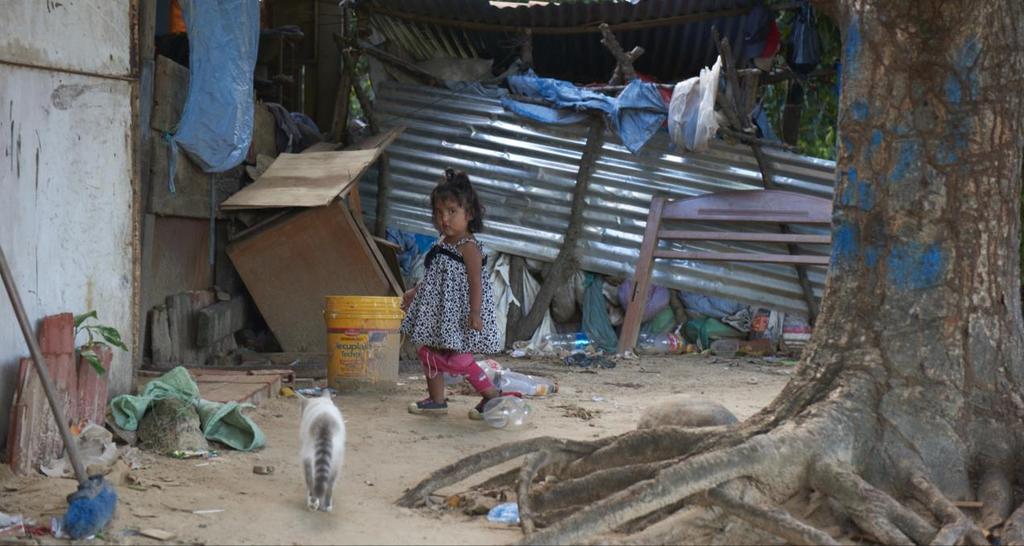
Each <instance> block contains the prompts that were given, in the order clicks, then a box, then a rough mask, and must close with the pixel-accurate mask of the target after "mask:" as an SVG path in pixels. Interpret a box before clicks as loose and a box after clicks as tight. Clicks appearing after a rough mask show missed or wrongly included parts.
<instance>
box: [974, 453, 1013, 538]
mask: <svg viewBox="0 0 1024 546" xmlns="http://www.w3.org/2000/svg"><path fill="white" fill-rule="evenodd" d="M978 499H979V500H981V501H982V505H981V519H980V522H979V523H980V525H981V528H982V529H983V530H985V531H991V530H992V529H994V528H996V527H998V526H1000V525H1002V524H1003V522H1004V521H1006V518H1007V517H1009V516H1010V511H1012V510H1013V486H1012V484H1011V483H1010V473H1009V471H1008V470H1007V469H1006V468H1004V467H995V468H990V469H988V470H986V471H985V473H984V474H982V476H981V481H980V483H979V484H978Z"/></svg>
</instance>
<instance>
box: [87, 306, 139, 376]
mask: <svg viewBox="0 0 1024 546" xmlns="http://www.w3.org/2000/svg"><path fill="white" fill-rule="evenodd" d="M89 319H94V320H97V321H98V320H99V319H98V317H97V315H96V311H95V310H93V311H89V312H88V313H84V314H81V315H75V339H76V340H77V339H78V334H80V333H81V332H85V333H86V335H87V336H88V337H89V341H86V342H85V343H83V344H82V345H79V346H78V347H77V349H78V354H79V355H81V357H82V358H84V359H85V361H86V362H88V363H89V365H90V366H92V369H94V370H96V373H98V374H100V375H103V374H105V373H107V370H105V369H103V363H102V362H101V361H100V357H99V355H97V354H96V350H95V347H96V345H98V344H100V343H104V342H105V343H106V344H108V345H113V346H114V347H117V348H119V349H121V350H122V351H127V350H128V347H126V346H125V344H124V342H123V341H121V332H118V331H117V328H114V327H113V326H107V325H104V324H86V321H87V320H89ZM96 336H99V337H100V338H103V341H98V340H97V339H96Z"/></svg>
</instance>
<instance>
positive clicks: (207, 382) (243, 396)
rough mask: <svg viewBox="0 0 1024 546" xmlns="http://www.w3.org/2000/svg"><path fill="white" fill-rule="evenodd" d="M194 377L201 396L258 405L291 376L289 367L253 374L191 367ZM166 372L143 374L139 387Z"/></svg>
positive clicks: (273, 395)
mask: <svg viewBox="0 0 1024 546" xmlns="http://www.w3.org/2000/svg"><path fill="white" fill-rule="evenodd" d="M189 373H190V374H191V375H192V379H193V380H194V381H195V382H196V385H197V386H198V387H199V397H200V398H202V399H203V400H209V401H211V402H221V403H224V402H232V401H235V402H240V403H250V404H258V403H259V402H261V401H263V400H266V399H267V398H273V397H275V396H276V395H277V393H278V392H279V391H280V390H281V381H282V377H291V373H292V372H291V371H289V370H275V371H273V373H265V374H253V375H251V374H250V373H249V372H244V371H216V372H213V371H210V370H206V369H201V368H200V369H190V370H189ZM161 375H163V373H153V374H147V373H144V372H143V373H140V374H139V381H138V384H139V385H138V390H139V392H141V391H142V390H143V389H144V388H145V386H146V384H147V383H149V382H150V381H152V380H154V379H156V378H157V377H159V376H161Z"/></svg>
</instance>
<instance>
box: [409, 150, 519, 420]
mask: <svg viewBox="0 0 1024 546" xmlns="http://www.w3.org/2000/svg"><path fill="white" fill-rule="evenodd" d="M430 208H431V210H432V211H433V220H434V226H435V227H436V228H437V230H438V232H440V235H441V237H440V239H438V241H437V242H436V243H434V246H433V247H431V249H430V251H429V252H428V253H427V256H426V258H425V259H424V265H425V267H426V273H425V274H424V275H423V279H422V280H421V281H420V282H419V283H418V284H417V285H416V286H415V287H414V288H412V289H410V290H409V291H407V292H406V293H405V294H404V295H403V297H402V308H403V309H405V310H406V315H405V319H404V320H403V321H402V333H404V334H406V335H408V336H410V337H411V338H412V341H413V343H416V344H417V345H420V348H419V352H418V354H419V357H420V361H421V362H422V363H423V373H424V374H425V375H426V377H427V392H428V393H429V394H430V396H428V397H427V398H424V399H423V400H420V401H419V402H413V403H411V404H409V413H414V414H442V413H447V412H448V402H447V400H446V399H445V397H444V372H448V373H450V374H453V375H462V376H465V377H466V378H467V379H468V380H469V383H470V384H471V385H473V388H474V389H476V391H477V392H478V393H480V395H481V396H482V397H483V400H481V401H480V403H479V404H477V406H476V407H475V408H473V409H472V410H470V412H469V417H470V419H481V418H482V411H483V407H484V404H485V403H486V402H487V401H488V400H490V399H491V398H494V397H496V396H498V395H499V394H500V393H499V392H498V390H497V389H496V388H495V387H494V383H492V382H491V379H490V378H489V377H487V374H486V373H484V371H483V370H482V369H481V368H480V366H479V365H477V363H476V359H475V358H474V357H473V353H494V352H497V351H499V350H500V349H501V347H500V346H499V344H498V327H497V323H496V322H495V320H494V295H493V292H492V290H491V284H490V282H489V281H488V280H487V279H486V278H484V271H483V265H484V256H483V248H482V247H481V246H480V242H479V241H477V240H476V237H474V236H473V234H474V233H478V232H479V231H481V230H482V229H483V219H484V207H483V206H482V205H481V204H480V199H479V198H478V197H477V195H476V192H475V191H474V190H473V186H472V185H471V184H470V182H469V177H468V176H466V173H464V172H461V171H459V172H455V171H454V170H452V169H445V177H444V179H443V180H442V181H441V182H440V183H439V184H438V185H437V186H436V187H435V188H434V190H433V191H432V192H430Z"/></svg>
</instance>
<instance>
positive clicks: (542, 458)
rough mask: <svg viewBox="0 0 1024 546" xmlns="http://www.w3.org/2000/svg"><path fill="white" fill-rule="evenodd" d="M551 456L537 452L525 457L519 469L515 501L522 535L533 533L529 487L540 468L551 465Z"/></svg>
mask: <svg viewBox="0 0 1024 546" xmlns="http://www.w3.org/2000/svg"><path fill="white" fill-rule="evenodd" d="M552 458H553V456H552V455H551V452H550V451H547V450H544V451H538V452H536V453H531V454H529V455H527V456H526V462H524V463H523V466H522V468H520V469H519V483H518V484H517V486H516V499H517V501H518V503H519V525H520V526H521V527H522V528H523V533H525V534H527V535H529V534H531V533H533V530H534V523H533V509H532V508H531V506H530V486H531V485H533V480H534V478H536V477H537V473H538V472H540V470H541V469H542V468H544V467H545V466H547V465H548V464H550V463H551V459H552Z"/></svg>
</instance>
